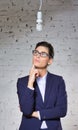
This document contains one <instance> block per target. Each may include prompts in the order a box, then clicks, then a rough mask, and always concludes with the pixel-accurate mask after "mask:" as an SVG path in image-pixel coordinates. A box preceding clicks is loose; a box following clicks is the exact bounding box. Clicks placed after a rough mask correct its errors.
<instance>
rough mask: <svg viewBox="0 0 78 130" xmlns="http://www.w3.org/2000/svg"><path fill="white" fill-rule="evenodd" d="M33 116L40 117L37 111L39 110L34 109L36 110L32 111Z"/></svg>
mask: <svg viewBox="0 0 78 130" xmlns="http://www.w3.org/2000/svg"><path fill="white" fill-rule="evenodd" d="M31 116H32V117H35V118H39V117H38V112H37V111H34V112H33V113H32V115H31Z"/></svg>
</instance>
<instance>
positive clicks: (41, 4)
mask: <svg viewBox="0 0 78 130" xmlns="http://www.w3.org/2000/svg"><path fill="white" fill-rule="evenodd" d="M41 7H42V0H40V7H39V11H40V10H41Z"/></svg>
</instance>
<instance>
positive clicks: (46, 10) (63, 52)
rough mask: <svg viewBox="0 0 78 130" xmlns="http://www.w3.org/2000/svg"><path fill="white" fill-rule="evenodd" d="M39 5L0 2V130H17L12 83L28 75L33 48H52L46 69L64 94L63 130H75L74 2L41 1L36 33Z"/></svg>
mask: <svg viewBox="0 0 78 130" xmlns="http://www.w3.org/2000/svg"><path fill="white" fill-rule="evenodd" d="M38 8H39V1H35V0H6V1H5V0H0V130H18V128H19V124H20V121H21V112H20V111H19V105H18V97H17V90H16V82H17V79H18V77H22V76H25V75H27V74H28V73H29V69H30V67H31V63H32V61H31V56H32V54H31V52H32V49H33V48H34V46H35V44H36V43H37V42H39V41H42V40H46V41H48V42H50V43H52V44H53V46H54V48H55V58H54V61H53V64H52V65H51V66H50V67H49V70H50V71H51V72H52V73H55V74H59V75H62V76H63V77H64V79H65V82H66V86H67V93H68V113H67V116H66V117H65V118H64V119H62V125H63V130H78V109H77V107H78V96H77V95H78V85H77V84H78V82H77V81H78V0H43V6H42V12H43V30H42V32H37V31H36V29H35V26H36V14H37V11H38Z"/></svg>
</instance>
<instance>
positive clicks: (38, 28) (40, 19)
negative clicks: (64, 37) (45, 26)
mask: <svg viewBox="0 0 78 130" xmlns="http://www.w3.org/2000/svg"><path fill="white" fill-rule="evenodd" d="M36 22H37V24H36V29H37V31H41V30H42V12H41V11H38V12H37V20H36Z"/></svg>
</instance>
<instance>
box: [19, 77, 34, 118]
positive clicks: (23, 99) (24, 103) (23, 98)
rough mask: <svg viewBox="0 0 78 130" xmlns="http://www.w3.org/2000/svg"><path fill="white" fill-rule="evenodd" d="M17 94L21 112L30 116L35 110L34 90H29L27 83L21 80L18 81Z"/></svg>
mask: <svg viewBox="0 0 78 130" xmlns="http://www.w3.org/2000/svg"><path fill="white" fill-rule="evenodd" d="M25 80H26V79H25ZM17 94H18V99H19V105H20V110H21V112H23V114H24V115H26V116H30V115H31V113H32V112H33V109H34V90H31V89H29V88H28V87H27V82H25V81H24V80H21V78H19V79H18V81H17Z"/></svg>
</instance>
